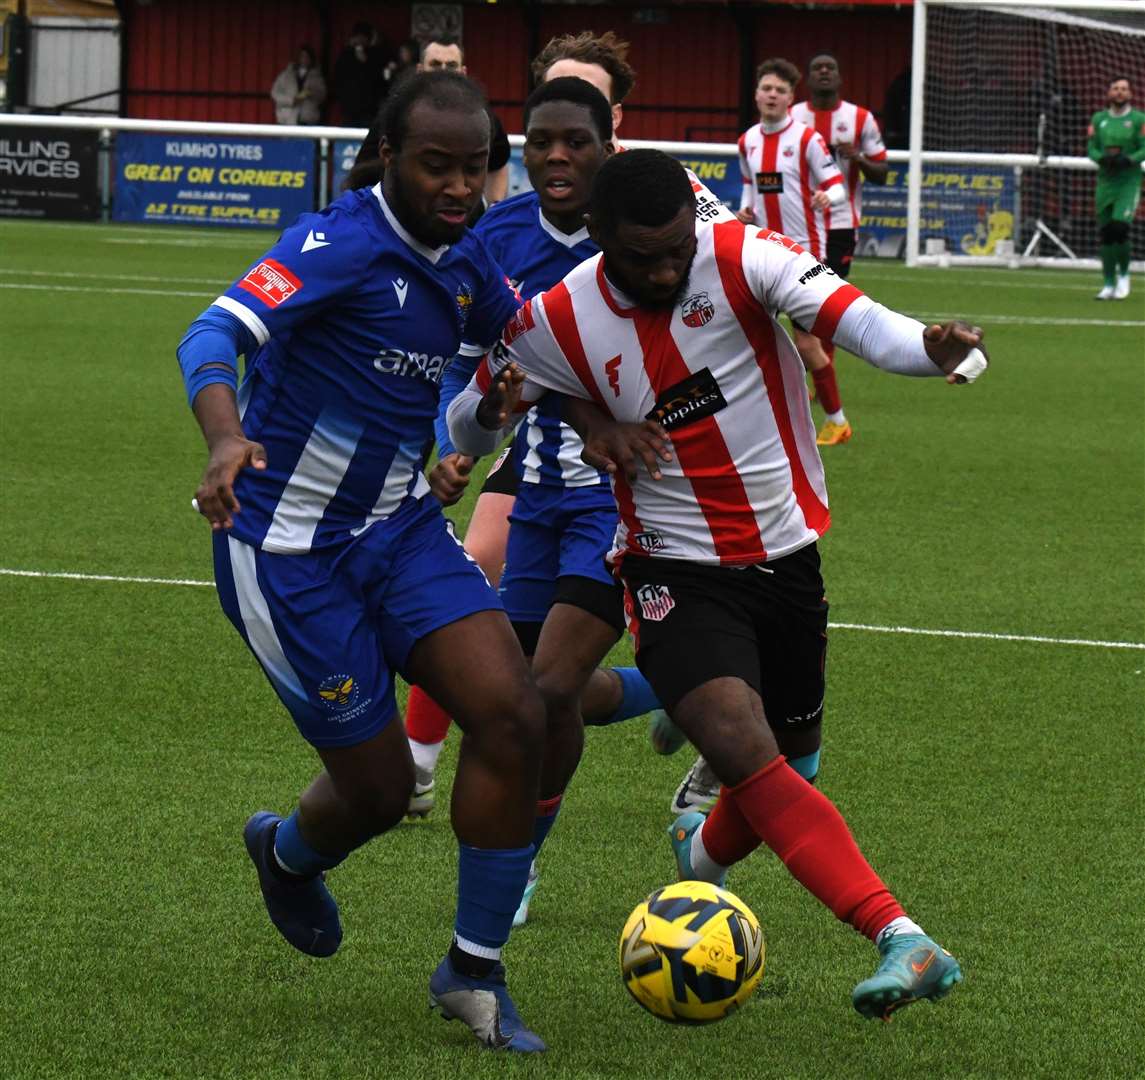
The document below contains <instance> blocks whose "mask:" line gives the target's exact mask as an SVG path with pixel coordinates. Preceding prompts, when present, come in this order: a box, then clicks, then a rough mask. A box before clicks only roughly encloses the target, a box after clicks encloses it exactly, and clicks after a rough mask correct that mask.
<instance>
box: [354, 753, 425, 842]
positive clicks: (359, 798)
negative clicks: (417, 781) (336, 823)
mask: <svg viewBox="0 0 1145 1080" xmlns="http://www.w3.org/2000/svg"><path fill="white" fill-rule="evenodd" d="M413 785H414V776H413V771H412V769H411V770H410V771H409V773H408V775H406V774H405V773H404V772H403V773H402V774H401V775H397V776H394V775H391V776H388V777H384V778H383V777H378V778H376V779H375V780H374V781H372V782H370V783H365V784H355V785H354V786H353V787H352V788H350V789H348V790H346V789H342V790H340V791H339V794H340V795H341V797H342V799H343V801H344V802H345V804H346V806H347V809H348V810H349V812H350V817H351V820H353V821H354V822H355V823H356V825H357V827H358V828H360V829H361V832H362V836H361V839H362V840H363V841H365V840H367V839H369V838H370V837H372V836H378V835H380V834H381V833H384V832H388V831H389V830H390V829H392V828H393V827H394V826H395V825H397V824H398V822H400V821H401V820H402V818H403V817H404V816H405V813H406V810H407V809H409V801H410V796H411V795H412V794H413Z"/></svg>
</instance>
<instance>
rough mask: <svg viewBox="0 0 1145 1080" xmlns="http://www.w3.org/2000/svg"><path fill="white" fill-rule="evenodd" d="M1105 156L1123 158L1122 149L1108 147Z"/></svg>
mask: <svg viewBox="0 0 1145 1080" xmlns="http://www.w3.org/2000/svg"><path fill="white" fill-rule="evenodd" d="M1105 156H1106V157H1107V158H1115V157H1121V147H1120V146H1107V147H1106V148H1105Z"/></svg>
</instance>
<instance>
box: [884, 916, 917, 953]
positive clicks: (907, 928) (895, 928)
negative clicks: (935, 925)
mask: <svg viewBox="0 0 1145 1080" xmlns="http://www.w3.org/2000/svg"><path fill="white" fill-rule="evenodd" d="M925 933H926V931H925V930H923V928H922V927H921V926H919V925H918V923H916V922H914V920H912V919H908V918H907V917H906V916H905V915H900V916H899V917H898V918H897V919H891V921H890V922H889V923H887V925H886V926H884V927H883V928H882V929H881V930H880V931H879V932H878V933H877V934H876V935H875V944H876V945H878V946H879V947H882V944H883V941H884V940H885V939H886V938H888V937H890V936H891V935H892V934H925Z"/></svg>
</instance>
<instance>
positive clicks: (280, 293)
mask: <svg viewBox="0 0 1145 1080" xmlns="http://www.w3.org/2000/svg"><path fill="white" fill-rule="evenodd" d="M238 286H239V288H240V289H243V290H245V291H246V292H248V293H250V294H251V296H257V297H258V298H259V299H260V300H261V301H262V302H263V303H264V304H266V306H267V307H272V308H276V307H278V305H279V304H281V303H282V302H283V301H284V300H289V299H290V298H291V297H292V296H293V295H294V294H295V293H296V292H298V291H299V289H301V288H302V282H301V281H299V280H298V278H296V277H295V276H294V275H293V274H292V273H291V272H290V271H289V270H287V269H286V267H285V266H283V265H282V263H280V262H276V261H275V260H274V259H263V260H262V262H260V263H259V264H258V266H256V267H254V269H252V270H250V271H248V272H247V275H246V277H244V278H243V279H242V280H241V281H239V283H238Z"/></svg>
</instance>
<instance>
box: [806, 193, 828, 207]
mask: <svg viewBox="0 0 1145 1080" xmlns="http://www.w3.org/2000/svg"><path fill="white" fill-rule="evenodd" d="M811 205H812V206H813V207H815V209H816V210H826V209H827V207H828V206H830V205H831V200H830V199H829V198H827V192H825V191H817V192H815V194H814V195H812V196H811Z"/></svg>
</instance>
